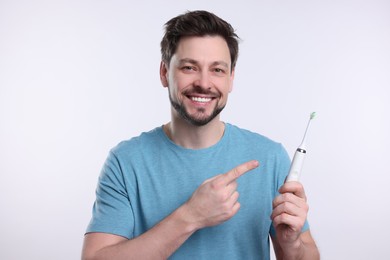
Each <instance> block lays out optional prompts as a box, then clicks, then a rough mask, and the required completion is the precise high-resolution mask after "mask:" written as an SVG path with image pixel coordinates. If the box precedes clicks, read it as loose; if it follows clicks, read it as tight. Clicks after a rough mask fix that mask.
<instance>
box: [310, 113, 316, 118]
mask: <svg viewBox="0 0 390 260" xmlns="http://www.w3.org/2000/svg"><path fill="white" fill-rule="evenodd" d="M315 116H316V112H313V113H311V114H310V120H312V119H313V118H314V117H315Z"/></svg>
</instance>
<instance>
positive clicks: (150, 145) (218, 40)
mask: <svg viewBox="0 0 390 260" xmlns="http://www.w3.org/2000/svg"><path fill="white" fill-rule="evenodd" d="M165 29H166V31H165V35H164V37H163V39H162V41H161V53H162V61H161V65H160V79H161V83H162V85H163V86H164V87H165V88H167V90H168V95H169V99H170V102H171V121H170V122H168V123H166V124H164V125H163V126H161V127H157V128H155V129H153V130H151V131H150V132H146V133H142V134H141V135H140V136H138V137H134V138H131V139H130V140H128V141H124V142H121V143H120V144H118V145H117V146H116V147H115V148H113V149H112V150H111V151H110V154H109V156H108V158H107V160H106V163H105V165H104V167H103V169H102V172H101V176H100V178H99V184H98V187H97V190H96V201H95V204H94V208H93V216H92V219H91V222H90V224H89V226H88V228H87V232H86V235H85V239H84V247H83V253H82V254H83V259H167V258H170V259H235V260H236V259H269V255H270V252H269V248H270V244H269V243H270V242H269V237H271V238H272V241H273V243H274V248H275V253H276V255H277V257H278V259H318V258H319V254H318V250H317V248H316V245H315V242H314V241H313V239H312V237H311V235H310V230H309V226H308V223H307V220H306V216H307V211H308V206H307V203H306V196H305V192H304V189H303V187H302V185H301V184H300V183H298V182H290V183H287V184H284V179H285V177H286V175H287V171H288V168H289V163H290V161H289V158H288V156H287V153H286V152H285V150H284V148H283V147H282V146H281V145H280V144H279V143H276V142H274V141H272V140H270V139H268V138H266V137H264V136H262V135H260V134H257V133H253V132H250V131H248V130H244V129H241V128H239V127H237V126H234V125H232V124H229V123H225V122H222V121H221V120H220V113H221V111H222V110H223V108H224V107H225V105H226V104H227V100H228V95H229V93H230V92H231V91H232V88H233V80H234V71H235V64H236V61H237V56H238V37H237V35H236V34H235V32H234V30H233V28H232V27H231V25H230V24H228V23H227V22H226V21H224V20H222V19H220V18H219V17H217V16H215V15H214V14H212V13H209V12H206V11H194V12H187V13H185V14H183V15H179V16H177V17H175V18H173V19H171V20H170V21H168V22H167V24H166V28H165Z"/></svg>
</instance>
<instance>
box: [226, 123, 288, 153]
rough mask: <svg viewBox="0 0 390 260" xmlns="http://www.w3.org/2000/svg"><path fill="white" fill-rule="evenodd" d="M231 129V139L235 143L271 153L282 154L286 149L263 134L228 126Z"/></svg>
mask: <svg viewBox="0 0 390 260" xmlns="http://www.w3.org/2000/svg"><path fill="white" fill-rule="evenodd" d="M226 125H227V127H228V129H229V132H230V133H229V137H230V138H229V139H230V141H232V142H234V143H237V144H238V143H241V144H246V145H250V147H251V148H252V149H256V148H257V149H261V150H267V151H268V153H269V152H282V153H284V147H283V145H282V144H281V143H279V142H277V141H275V140H272V139H270V138H268V137H267V136H264V135H262V134H259V133H256V132H253V131H251V130H247V129H244V128H240V127H238V126H235V125H232V124H228V123H227V124H226Z"/></svg>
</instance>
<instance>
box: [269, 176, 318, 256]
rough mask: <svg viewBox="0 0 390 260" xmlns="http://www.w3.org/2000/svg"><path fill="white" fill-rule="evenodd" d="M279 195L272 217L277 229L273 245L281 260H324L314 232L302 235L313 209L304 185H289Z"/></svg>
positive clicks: (281, 189) (296, 183) (286, 184)
mask: <svg viewBox="0 0 390 260" xmlns="http://www.w3.org/2000/svg"><path fill="white" fill-rule="evenodd" d="M279 192H280V193H281V194H280V195H279V196H277V197H276V198H275V199H274V201H273V211H272V215H271V219H272V221H273V225H274V227H275V230H276V235H275V236H272V242H273V244H274V250H275V254H276V257H277V259H283V260H286V259H302V260H304V259H308V260H309V259H310V260H315V259H320V256H319V252H318V249H317V246H316V244H315V242H314V239H313V238H312V236H311V233H310V231H309V230H307V231H305V232H302V228H303V226H304V224H305V221H306V217H307V212H308V210H309V206H308V205H307V202H306V195H305V191H304V189H303V186H302V184H300V183H299V182H288V183H285V184H284V185H283V186H282V187H281V188H280V189H279Z"/></svg>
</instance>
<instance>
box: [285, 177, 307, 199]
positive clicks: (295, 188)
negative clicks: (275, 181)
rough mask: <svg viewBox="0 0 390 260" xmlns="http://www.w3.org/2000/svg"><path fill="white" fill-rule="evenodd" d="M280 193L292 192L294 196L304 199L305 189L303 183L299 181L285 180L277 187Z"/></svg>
mask: <svg viewBox="0 0 390 260" xmlns="http://www.w3.org/2000/svg"><path fill="white" fill-rule="evenodd" d="M279 192H280V193H287V192H290V193H293V194H295V195H296V196H298V197H300V198H302V199H304V200H306V193H305V189H304V188H303V185H302V184H301V183H300V182H296V181H292V182H287V183H285V184H283V185H282V187H280V189H279Z"/></svg>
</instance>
